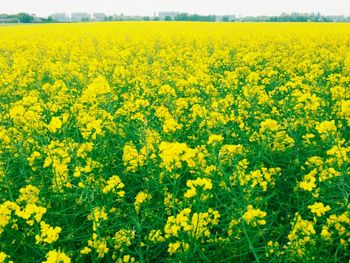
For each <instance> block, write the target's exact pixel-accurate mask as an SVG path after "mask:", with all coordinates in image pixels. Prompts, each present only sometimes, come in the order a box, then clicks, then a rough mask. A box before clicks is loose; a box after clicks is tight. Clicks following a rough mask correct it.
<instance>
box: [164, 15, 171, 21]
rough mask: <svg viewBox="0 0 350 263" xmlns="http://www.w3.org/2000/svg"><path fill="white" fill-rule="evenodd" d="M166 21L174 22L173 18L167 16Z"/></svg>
mask: <svg viewBox="0 0 350 263" xmlns="http://www.w3.org/2000/svg"><path fill="white" fill-rule="evenodd" d="M164 20H165V21H173V18H172V17H171V16H165V17H164Z"/></svg>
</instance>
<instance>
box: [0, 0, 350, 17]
mask: <svg viewBox="0 0 350 263" xmlns="http://www.w3.org/2000/svg"><path fill="white" fill-rule="evenodd" d="M159 11H179V12H187V13H197V14H203V15H204V14H216V15H224V14H235V15H242V16H248V15H254V16H255V15H280V14H281V13H282V12H287V13H291V12H294V11H295V12H302V13H311V12H320V13H321V14H323V15H339V14H343V15H350V0H289V1H287V0H0V14H1V13H8V14H14V13H19V12H28V13H35V14H36V15H38V16H48V15H49V14H52V13H56V12H66V13H68V14H70V13H72V12H88V13H94V12H104V13H106V14H108V15H111V14H120V13H124V14H125V15H153V14H154V13H155V12H156V14H158V12H159Z"/></svg>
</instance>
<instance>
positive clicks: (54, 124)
mask: <svg viewBox="0 0 350 263" xmlns="http://www.w3.org/2000/svg"><path fill="white" fill-rule="evenodd" d="M61 127H62V121H61V119H60V118H58V117H52V119H51V122H50V123H49V125H47V128H48V129H49V131H51V132H53V133H55V132H56V131H57V130H58V129H60V128H61Z"/></svg>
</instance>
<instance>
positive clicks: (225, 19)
mask: <svg viewBox="0 0 350 263" xmlns="http://www.w3.org/2000/svg"><path fill="white" fill-rule="evenodd" d="M229 21H230V17H229V16H223V17H222V22H229Z"/></svg>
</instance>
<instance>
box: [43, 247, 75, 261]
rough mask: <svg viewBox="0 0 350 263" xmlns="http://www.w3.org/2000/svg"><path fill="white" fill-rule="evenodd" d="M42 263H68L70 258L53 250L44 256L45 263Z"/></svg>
mask: <svg viewBox="0 0 350 263" xmlns="http://www.w3.org/2000/svg"><path fill="white" fill-rule="evenodd" d="M43 263H70V258H69V257H68V256H67V255H66V254H65V253H64V252H60V251H57V250H56V249H54V250H51V251H49V252H48V253H47V254H46V261H43Z"/></svg>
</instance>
